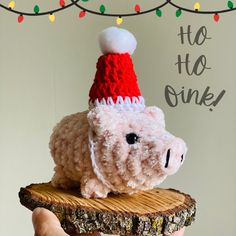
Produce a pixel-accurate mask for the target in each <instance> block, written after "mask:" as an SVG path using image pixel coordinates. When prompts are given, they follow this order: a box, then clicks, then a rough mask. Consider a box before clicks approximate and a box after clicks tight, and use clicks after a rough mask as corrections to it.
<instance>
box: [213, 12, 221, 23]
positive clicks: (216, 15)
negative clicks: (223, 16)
mask: <svg viewBox="0 0 236 236" xmlns="http://www.w3.org/2000/svg"><path fill="white" fill-rule="evenodd" d="M214 20H215V22H218V21H219V20H220V15H219V14H217V13H216V14H215V15H214Z"/></svg>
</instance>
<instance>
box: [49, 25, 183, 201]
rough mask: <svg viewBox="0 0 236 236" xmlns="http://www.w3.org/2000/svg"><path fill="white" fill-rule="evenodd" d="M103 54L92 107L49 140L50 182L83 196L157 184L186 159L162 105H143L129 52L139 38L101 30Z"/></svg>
mask: <svg viewBox="0 0 236 236" xmlns="http://www.w3.org/2000/svg"><path fill="white" fill-rule="evenodd" d="M99 42H100V47H101V51H102V52H103V55H102V56H100V58H99V59H98V62H97V71H96V75H95V78H94V82H93V85H92V87H91V89H90V92H89V97H90V99H89V105H90V106H89V109H88V110H87V111H84V112H79V113H76V114H73V115H69V116H67V117H65V118H64V119H63V120H62V121H61V122H59V123H58V124H57V126H56V127H55V128H54V131H53V133H52V136H51V140H50V149H51V155H52V157H53V159H54V162H55V164H56V166H55V174H54V176H53V178H52V185H53V186H55V187H61V188H65V189H70V188H78V191H81V194H82V196H83V197H85V198H105V197H107V195H108V193H110V192H113V193H126V194H133V193H135V192H137V191H141V190H149V189H152V188H155V187H156V186H157V185H158V184H160V183H161V182H162V181H163V180H164V179H165V178H166V177H167V176H168V175H172V174H174V173H175V172H176V171H177V170H178V169H179V167H180V166H181V165H182V164H183V162H184V160H185V155H186V151H187V147H186V144H185V142H184V141H183V140H182V139H180V138H177V137H175V136H174V135H172V134H170V133H169V132H168V131H166V129H165V121H164V114H163V112H162V111H161V109H159V108H158V107H155V106H151V107H147V106H145V100H144V98H143V97H142V96H141V93H140V90H139V87H138V83H137V78H136V74H135V72H134V68H133V63H132V59H131V57H130V55H131V54H132V53H133V52H134V50H135V48H136V44H137V42H136V39H135V37H134V36H133V34H131V33H130V32H128V31H127V30H125V29H120V28H116V27H110V28H107V29H105V30H104V31H102V32H101V33H100V36H99Z"/></svg>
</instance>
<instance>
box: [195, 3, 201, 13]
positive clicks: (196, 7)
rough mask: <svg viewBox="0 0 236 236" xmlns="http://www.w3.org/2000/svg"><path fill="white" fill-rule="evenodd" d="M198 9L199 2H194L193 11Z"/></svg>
mask: <svg viewBox="0 0 236 236" xmlns="http://www.w3.org/2000/svg"><path fill="white" fill-rule="evenodd" d="M199 9H200V3H199V2H196V3H195V4H194V10H195V11H199Z"/></svg>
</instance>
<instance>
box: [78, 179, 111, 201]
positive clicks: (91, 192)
mask: <svg viewBox="0 0 236 236" xmlns="http://www.w3.org/2000/svg"><path fill="white" fill-rule="evenodd" d="M109 192H110V189H109V188H107V187H106V186H105V185H104V184H103V183H102V182H101V181H100V180H98V179H97V177H96V176H92V177H91V176H86V175H84V176H83V177H82V179H81V194H82V195H83V197H85V198H105V197H107V194H108V193H109Z"/></svg>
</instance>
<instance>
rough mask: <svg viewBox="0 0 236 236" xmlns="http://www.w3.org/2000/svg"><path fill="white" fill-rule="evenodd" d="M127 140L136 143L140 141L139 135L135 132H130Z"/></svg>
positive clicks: (129, 142)
mask: <svg viewBox="0 0 236 236" xmlns="http://www.w3.org/2000/svg"><path fill="white" fill-rule="evenodd" d="M126 141H127V143H128V144H135V143H137V142H138V141H139V137H138V135H137V134H135V133H130V134H127V135H126Z"/></svg>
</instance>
